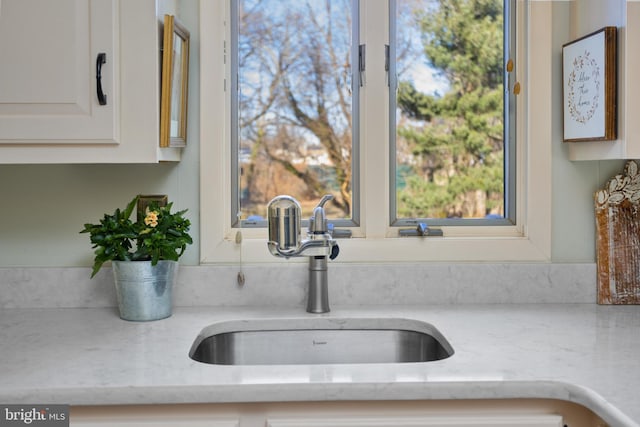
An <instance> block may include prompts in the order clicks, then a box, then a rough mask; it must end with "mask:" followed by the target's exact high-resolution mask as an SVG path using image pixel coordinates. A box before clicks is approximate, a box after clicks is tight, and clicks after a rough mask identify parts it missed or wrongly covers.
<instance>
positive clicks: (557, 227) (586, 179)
mask: <svg viewBox="0 0 640 427" xmlns="http://www.w3.org/2000/svg"><path fill="white" fill-rule="evenodd" d="M182 5H183V6H182V7H181V8H180V9H179V11H178V12H179V15H180V19H181V20H182V21H183V22H184V23H185V24H187V27H188V28H190V29H191V32H192V34H191V36H192V39H191V41H192V52H193V53H195V52H197V51H198V49H199V43H198V32H197V28H198V20H197V10H196V9H195V8H194V5H197V2H196V1H194V0H190V1H188V2H184V3H182ZM569 8H570V2H554V22H553V29H554V40H555V43H554V44H555V46H557V50H556V52H555V53H554V64H555V70H554V76H556V78H555V79H554V93H555V94H556V95H555V96H556V97H557V99H556V100H555V102H554V103H553V105H555V106H556V110H555V111H554V114H553V117H554V123H553V129H554V138H553V139H554V140H553V141H552V144H553V147H552V150H553V167H552V168H553V169H552V171H550V173H552V174H553V196H552V197H553V199H552V200H553V233H554V234H553V245H552V257H553V261H554V262H593V261H594V257H595V255H594V254H595V249H594V247H595V245H594V235H595V232H594V219H593V201H592V194H593V192H594V191H595V190H596V189H597V188H599V187H600V186H602V185H603V183H604V182H605V181H606V180H607V179H608V178H609V177H610V176H612V175H614V174H616V173H619V172H620V171H621V170H622V165H623V164H624V162H622V161H606V162H570V161H569V160H568V150H567V146H566V144H563V143H562V113H561V110H560V108H561V102H562V101H561V93H562V90H561V82H560V73H561V72H560V59H561V46H562V44H563V43H566V42H567V41H568V40H569V39H570V35H569V29H568V28H569V25H568V23H569ZM197 76H198V61H197V55H195V54H194V55H192V61H191V77H190V91H189V97H190V102H189V104H190V105H189V130H188V132H189V145H188V147H187V148H186V150H185V152H184V156H183V160H182V161H181V162H180V163H179V164H159V165H9V166H7V165H0V267H6V266H88V265H90V264H91V260H92V254H91V251H90V245H89V240H88V237H87V236H86V235H80V234H78V231H79V230H80V229H81V228H82V225H83V224H84V223H85V222H95V221H96V220H97V219H98V218H100V217H101V216H102V214H103V213H105V212H112V211H113V210H114V209H115V207H117V206H122V207H124V205H125V204H126V203H127V202H128V201H129V200H130V199H131V198H132V197H133V196H134V195H135V194H138V193H146V194H157V193H162V194H168V195H169V198H170V200H172V201H173V202H174V204H175V206H176V208H180V209H184V208H188V209H189V213H188V216H189V218H190V219H191V220H192V222H193V228H192V230H193V233H192V234H193V236H194V238H195V244H194V245H192V246H191V247H190V248H189V249H188V251H187V252H186V253H185V255H184V257H183V258H182V262H183V263H184V264H189V265H195V264H198V260H199V251H198V247H199V216H198V215H199V178H198V173H199V141H198V137H197V135H198V128H199V117H198V103H199V99H198V78H197ZM525 90H526V88H525ZM532 125H534V126H535V124H534V123H532ZM532 143H545V141H539V142H538V141H532ZM0 153H1V152H0ZM534 166H535V165H534ZM541 173H547V172H541ZM534 178H535V177H534Z"/></svg>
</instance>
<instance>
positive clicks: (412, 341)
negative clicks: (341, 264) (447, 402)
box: [189, 318, 453, 365]
mask: <svg viewBox="0 0 640 427" xmlns="http://www.w3.org/2000/svg"><path fill="white" fill-rule="evenodd" d="M452 354H453V348H451V345H450V344H449V343H448V342H447V340H446V339H445V338H444V337H443V336H442V334H441V333H440V332H439V331H438V330H437V329H436V328H434V327H433V326H432V325H430V324H428V323H424V322H419V321H415V320H408V319H337V318H309V319H307V318H305V319H260V320H247V321H231V322H221V323H217V324H213V325H211V326H208V327H206V328H205V329H203V330H202V332H201V333H200V335H198V337H197V338H196V340H195V341H194V343H193V345H192V346H191V351H190V352H189V356H190V357H191V358H192V359H194V360H196V361H198V362H203V363H210V364H216V365H313V364H334V363H358V364H359V363H420V362H430V361H435V360H441V359H445V358H447V357H449V356H451V355H452Z"/></svg>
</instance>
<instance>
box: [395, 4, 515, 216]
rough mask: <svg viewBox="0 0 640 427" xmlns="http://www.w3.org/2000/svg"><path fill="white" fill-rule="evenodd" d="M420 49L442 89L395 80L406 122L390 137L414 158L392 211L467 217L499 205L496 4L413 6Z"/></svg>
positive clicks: (499, 11)
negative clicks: (424, 89)
mask: <svg viewBox="0 0 640 427" xmlns="http://www.w3.org/2000/svg"><path fill="white" fill-rule="evenodd" d="M419 13H420V16H419V19H420V26H421V31H422V40H423V45H424V54H425V57H426V59H427V60H428V61H429V63H430V64H431V66H432V67H434V68H435V69H437V70H438V71H439V72H440V73H441V74H442V75H444V76H446V77H447V79H448V81H449V82H450V90H449V91H448V92H447V93H445V94H444V95H442V96H440V95H438V94H435V95H430V94H425V93H421V92H419V91H418V90H417V89H416V88H415V87H414V86H413V85H412V84H411V83H409V82H406V81H403V82H400V84H399V88H398V107H399V108H400V109H401V111H402V113H403V114H404V116H405V117H406V118H408V119H409V120H407V121H405V123H404V124H403V125H401V126H399V129H398V137H399V139H400V140H402V141H401V142H403V143H404V144H405V145H406V146H407V147H408V149H409V150H410V152H411V153H412V155H413V158H414V167H413V170H412V176H411V177H410V178H409V177H407V178H406V181H407V186H406V187H405V188H404V189H400V190H399V193H398V200H399V202H400V203H399V212H398V214H399V215H400V216H404V217H461V216H464V217H474V216H484V215H485V214H488V213H492V212H500V213H502V211H503V206H502V205H503V201H502V199H503V175H504V172H503V170H504V164H503V159H504V155H503V145H504V137H503V128H504V124H503V105H502V104H503V83H502V80H503V77H502V63H503V53H502V45H503V28H502V27H503V3H502V0H440V1H439V2H438V5H437V6H435V7H431V8H426V10H425V11H423V12H419Z"/></svg>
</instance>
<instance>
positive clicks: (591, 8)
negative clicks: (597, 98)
mask: <svg viewBox="0 0 640 427" xmlns="http://www.w3.org/2000/svg"><path fill="white" fill-rule="evenodd" d="M571 7H572V10H571V14H572V25H571V30H572V31H571V35H572V39H576V38H578V37H582V36H584V35H587V34H590V33H592V32H594V31H596V30H599V29H600V28H602V27H606V26H616V27H618V46H617V51H618V58H617V59H618V64H617V65H618V74H617V85H618V88H617V94H618V102H617V118H618V125H617V129H618V139H617V140H615V141H589V142H572V143H568V144H569V158H570V159H571V160H605V159H637V158H640V120H638V116H639V115H640V97H639V96H638V94H640V80H639V79H638V78H637V77H636V74H637V72H638V70H640V51H639V50H638V43H639V42H640V2H638V1H637V0H608V1H602V0H580V1H575V2H572V6H571Z"/></svg>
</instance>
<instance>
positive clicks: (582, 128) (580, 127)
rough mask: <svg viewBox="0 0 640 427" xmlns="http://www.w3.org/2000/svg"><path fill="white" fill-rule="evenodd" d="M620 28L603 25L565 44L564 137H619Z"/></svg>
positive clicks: (605, 138)
mask: <svg viewBox="0 0 640 427" xmlns="http://www.w3.org/2000/svg"><path fill="white" fill-rule="evenodd" d="M616 45H617V28H616V27H604V28H601V29H600V30H598V31H595V32H593V33H591V34H588V35H586V36H584V37H582V38H580V39H577V40H574V41H572V42H570V43H567V44H565V45H563V46H562V89H563V96H562V101H563V140H564V141H565V142H576V141H610V140H615V139H616V137H617V113H616V110H617V106H616V102H617V101H616V99H617V78H616V77H617V75H616V73H617V66H616V62H617V59H616V58H617V57H616V55H617V52H616V50H617V48H616Z"/></svg>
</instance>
